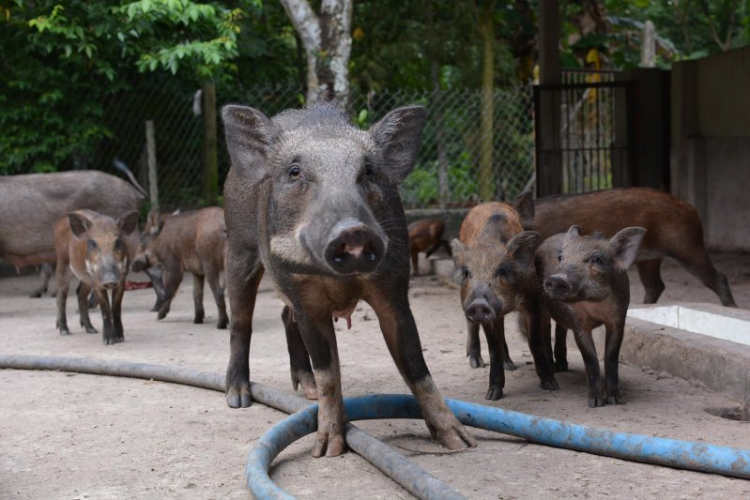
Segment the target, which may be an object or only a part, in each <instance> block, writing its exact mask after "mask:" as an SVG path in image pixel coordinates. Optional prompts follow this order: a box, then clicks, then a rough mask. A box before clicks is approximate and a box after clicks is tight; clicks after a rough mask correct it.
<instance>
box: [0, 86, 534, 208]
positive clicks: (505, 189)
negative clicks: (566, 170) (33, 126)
mask: <svg viewBox="0 0 750 500" xmlns="http://www.w3.org/2000/svg"><path fill="white" fill-rule="evenodd" d="M196 91H197V89H187V90H186V89H185V88H184V86H180V85H176V84H172V83H170V82H169V80H166V81H164V82H160V83H159V84H154V81H153V80H150V81H148V82H145V81H144V82H140V83H139V84H134V85H132V86H131V87H130V89H129V90H127V91H124V92H120V93H118V94H116V95H114V96H112V97H110V98H109V100H108V101H107V102H106V103H104V106H103V108H104V114H103V117H102V125H103V130H105V132H104V133H103V134H102V138H101V139H100V140H99V142H98V145H97V147H96V148H95V149H94V150H93V151H91V152H89V153H88V156H87V157H86V158H85V160H84V161H78V160H76V161H74V162H68V164H66V165H65V166H61V167H60V168H61V169H68V168H93V169H97V170H103V171H108V172H112V171H113V169H112V167H111V165H112V160H113V159H115V158H119V159H120V160H122V161H123V162H125V164H126V165H128V166H129V167H130V169H131V170H133V172H134V173H135V174H136V177H137V178H138V180H139V182H140V183H141V185H142V186H143V187H144V188H145V189H146V190H148V189H149V187H148V162H147V154H146V126H145V123H146V121H147V120H151V121H153V123H154V136H155V137H154V138H155V143H156V160H157V161H156V163H157V168H158V189H159V202H160V205H161V206H162V207H163V208H165V209H175V208H182V209H188V208H197V207H200V206H203V204H204V203H205V202H204V199H203V196H204V192H203V176H204V173H203V136H202V134H203V125H202V116H200V115H197V114H196V112H195V111H196V110H195V107H196V106H195V104H196V99H198V104H200V100H199V98H197V97H196V95H195V92H196ZM216 94H217V107H221V106H223V105H224V104H228V103H238V104H244V105H248V106H252V107H255V108H258V109H260V110H261V111H263V112H264V113H266V114H267V115H269V116H272V115H274V114H276V113H278V112H280V111H282V110H284V109H288V108H299V107H301V106H303V105H304V90H303V89H301V88H293V87H270V86H269V87H248V88H246V89H243V90H241V91H233V92H225V91H224V90H223V89H222V88H221V87H217V90H216ZM409 104H421V105H424V106H425V107H426V108H427V109H428V119H427V123H426V125H425V129H424V132H423V137H422V148H421V150H420V153H419V157H418V160H417V163H416V165H415V168H414V170H413V172H412V173H411V174H410V175H409V176H408V177H407V179H406V180H405V182H404V183H403V186H402V196H403V200H404V206H405V207H406V208H432V207H435V208H438V207H439V208H455V207H466V206H471V205H473V204H476V203H478V202H480V201H488V200H482V199H481V198H480V192H481V193H485V195H486V194H487V193H490V198H491V199H495V200H497V199H510V198H512V197H514V196H515V195H517V194H519V193H520V192H522V191H523V190H525V189H533V187H534V186H533V184H534V126H533V119H534V117H533V94H532V91H531V87H530V86H519V87H517V88H510V89H502V90H501V89H498V90H495V92H494V94H493V111H494V120H493V127H492V131H491V133H492V146H493V147H492V155H491V158H490V161H491V164H490V167H491V176H490V177H489V179H490V182H491V184H492V186H491V187H490V188H487V187H486V186H485V188H484V189H482V186H480V181H479V179H480V174H479V169H480V162H481V158H480V157H481V156H482V155H481V152H480V146H481V143H482V140H481V138H482V133H483V131H482V130H481V125H480V122H481V120H480V115H481V112H482V106H483V101H482V95H481V91H480V90H477V89H447V90H444V89H436V90H423V91H413V90H405V89H396V90H383V91H379V92H369V93H362V92H359V93H358V92H356V91H355V92H353V93H352V99H351V103H350V110H351V113H352V117H353V121H354V122H355V123H356V124H357V125H358V126H360V127H362V128H368V127H369V126H371V125H372V124H374V123H375V122H376V121H377V120H379V119H381V118H382V117H383V116H385V115H386V114H387V113H388V111H390V110H392V109H394V108H396V107H399V106H404V105H409ZM199 108H200V105H198V109H199ZM218 156H219V158H218V159H219V183H220V186H221V185H223V182H224V179H225V177H226V174H227V172H228V170H229V166H230V162H229V156H228V154H227V152H226V146H225V145H224V140H223V129H222V128H221V125H219V151H218ZM0 161H2V160H0ZM486 161H487V158H485V162H486ZM27 171H28V172H31V171H33V162H30V164H29V168H28V170H27ZM18 173H25V172H18ZM482 178H483V179H488V177H487V176H484V177H482Z"/></svg>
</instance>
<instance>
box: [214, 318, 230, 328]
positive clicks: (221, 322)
mask: <svg viewBox="0 0 750 500" xmlns="http://www.w3.org/2000/svg"><path fill="white" fill-rule="evenodd" d="M228 326H229V320H228V319H227V318H222V319H220V320H219V322H218V323H216V329H217V330H226V329H227V327H228Z"/></svg>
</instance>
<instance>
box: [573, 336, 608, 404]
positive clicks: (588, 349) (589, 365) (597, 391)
mask: <svg viewBox="0 0 750 500" xmlns="http://www.w3.org/2000/svg"><path fill="white" fill-rule="evenodd" d="M573 333H574V335H575V339H576V344H577V345H578V350H579V351H581V356H582V357H583V364H584V365H585V366H586V379H587V381H588V392H589V401H588V403H589V408H596V407H597V406H604V405H605V400H604V391H603V390H602V389H603V388H602V387H601V377H600V373H599V358H598V357H597V355H596V347H595V346H594V339H593V337H592V336H591V331H590V330H583V329H582V328H580V327H576V328H575V329H574V330H573Z"/></svg>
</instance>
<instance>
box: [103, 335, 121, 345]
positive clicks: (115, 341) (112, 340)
mask: <svg viewBox="0 0 750 500" xmlns="http://www.w3.org/2000/svg"><path fill="white" fill-rule="evenodd" d="M103 342H104V345H115V344H119V343H120V342H125V338H124V337H104V339H103Z"/></svg>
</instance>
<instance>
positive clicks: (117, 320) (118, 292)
mask: <svg viewBox="0 0 750 500" xmlns="http://www.w3.org/2000/svg"><path fill="white" fill-rule="evenodd" d="M124 285H125V283H124V282H123V283H122V285H121V286H117V287H115V288H114V289H113V290H112V325H113V326H114V330H115V334H114V340H115V343H117V342H125V333H124V330H123V328H122V298H123V296H124V295H125V286H124Z"/></svg>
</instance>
